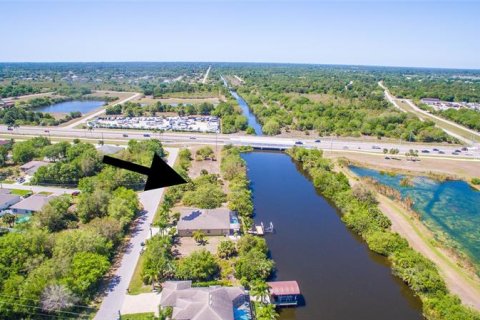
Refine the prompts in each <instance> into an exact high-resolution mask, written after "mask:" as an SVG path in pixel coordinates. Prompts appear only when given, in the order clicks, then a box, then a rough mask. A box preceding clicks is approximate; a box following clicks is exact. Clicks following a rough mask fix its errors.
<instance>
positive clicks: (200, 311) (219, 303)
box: [160, 281, 252, 320]
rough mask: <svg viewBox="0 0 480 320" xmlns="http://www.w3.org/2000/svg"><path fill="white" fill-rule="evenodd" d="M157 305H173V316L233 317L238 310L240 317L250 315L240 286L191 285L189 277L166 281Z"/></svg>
mask: <svg viewBox="0 0 480 320" xmlns="http://www.w3.org/2000/svg"><path fill="white" fill-rule="evenodd" d="M160 306H161V307H162V308H165V307H172V308H173V313H172V319H176V320H235V319H236V317H235V315H237V314H240V313H241V314H242V315H243V317H242V318H241V319H252V317H251V309H250V300H249V297H248V295H247V294H246V293H245V291H244V289H243V288H242V287H220V286H214V287H195V288H192V282H191V281H167V282H165V283H164V284H163V289H162V293H161V298H160ZM246 316H247V317H246ZM237 318H238V317H237Z"/></svg>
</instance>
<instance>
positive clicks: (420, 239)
mask: <svg viewBox="0 0 480 320" xmlns="http://www.w3.org/2000/svg"><path fill="white" fill-rule="evenodd" d="M337 168H339V170H340V171H341V172H343V173H344V174H345V175H346V176H347V177H348V179H349V182H350V184H351V185H352V186H355V185H357V184H363V185H365V184H364V183H362V182H361V181H360V180H359V178H358V176H356V175H355V174H354V173H353V172H351V171H350V170H348V169H346V168H345V167H339V166H337ZM370 189H371V190H372V191H374V192H375V193H376V196H377V200H378V202H379V204H378V207H379V208H380V210H381V211H382V213H384V214H385V215H386V216H387V217H388V218H389V219H390V220H391V222H392V226H391V229H392V231H394V232H397V233H399V234H400V235H401V236H403V237H404V238H405V239H406V240H407V241H408V243H409V245H410V246H411V247H412V248H413V249H415V250H416V251H418V252H420V253H421V254H422V255H424V256H425V257H427V258H428V259H430V260H431V261H433V262H434V263H435V264H436V266H437V267H438V269H439V271H440V274H441V275H442V277H443V279H444V280H445V282H446V284H447V287H448V289H449V290H450V291H451V292H452V293H454V294H456V295H458V297H459V298H460V299H461V300H462V302H463V303H464V304H466V305H468V306H471V307H473V308H475V309H477V310H480V279H479V278H478V277H477V276H476V275H475V274H474V272H473V271H472V270H468V269H465V268H463V267H462V266H461V265H462V264H463V263H462V262H461V261H460V260H459V258H458V256H455V255H454V254H452V252H451V251H449V250H447V249H446V248H443V247H442V246H441V244H440V243H439V242H438V241H436V240H435V236H434V234H433V233H432V232H431V231H430V230H429V229H428V228H427V227H426V226H425V225H424V224H423V223H422V222H421V221H420V220H419V219H418V217H417V216H416V215H412V214H410V213H409V212H407V210H406V209H405V208H404V207H403V206H402V205H401V204H399V203H397V202H396V201H394V200H391V199H389V198H388V197H386V196H384V195H382V194H380V193H378V192H377V191H375V190H374V188H370Z"/></svg>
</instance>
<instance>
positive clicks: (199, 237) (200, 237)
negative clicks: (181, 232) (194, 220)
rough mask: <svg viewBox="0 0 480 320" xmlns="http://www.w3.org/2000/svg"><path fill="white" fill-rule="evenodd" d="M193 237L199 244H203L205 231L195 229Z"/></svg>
mask: <svg viewBox="0 0 480 320" xmlns="http://www.w3.org/2000/svg"><path fill="white" fill-rule="evenodd" d="M192 237H193V240H195V241H196V242H197V243H198V244H203V243H204V242H205V233H203V231H202V230H195V231H193V234H192Z"/></svg>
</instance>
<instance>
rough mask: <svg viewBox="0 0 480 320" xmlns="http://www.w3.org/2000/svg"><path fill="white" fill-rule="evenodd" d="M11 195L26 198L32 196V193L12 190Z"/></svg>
mask: <svg viewBox="0 0 480 320" xmlns="http://www.w3.org/2000/svg"><path fill="white" fill-rule="evenodd" d="M10 193H11V194H16V195H17V196H22V197H24V196H26V195H30V194H32V191H30V190H21V189H11V190H10Z"/></svg>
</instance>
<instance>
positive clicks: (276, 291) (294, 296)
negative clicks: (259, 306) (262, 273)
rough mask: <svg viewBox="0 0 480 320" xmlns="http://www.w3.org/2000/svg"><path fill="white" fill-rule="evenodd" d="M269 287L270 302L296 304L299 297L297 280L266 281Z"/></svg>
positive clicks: (282, 304) (285, 304) (279, 304)
mask: <svg viewBox="0 0 480 320" xmlns="http://www.w3.org/2000/svg"><path fill="white" fill-rule="evenodd" d="M267 284H268V286H269V287H270V296H271V299H270V300H271V302H272V303H274V304H276V305H277V306H296V305H297V304H298V299H299V297H300V288H299V286H298V283H297V281H272V282H267Z"/></svg>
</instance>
